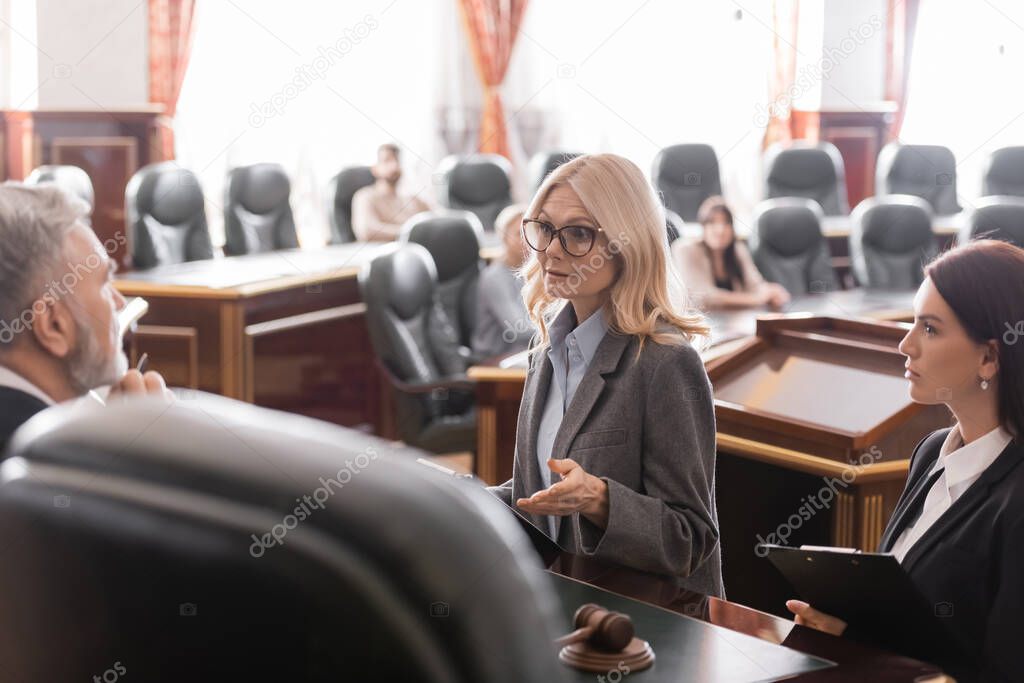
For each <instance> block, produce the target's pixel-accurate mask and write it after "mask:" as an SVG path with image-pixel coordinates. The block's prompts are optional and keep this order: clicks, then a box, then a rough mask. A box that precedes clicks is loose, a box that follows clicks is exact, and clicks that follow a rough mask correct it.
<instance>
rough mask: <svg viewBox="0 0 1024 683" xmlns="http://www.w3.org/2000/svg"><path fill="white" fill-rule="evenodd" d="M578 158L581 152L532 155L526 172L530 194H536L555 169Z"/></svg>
mask: <svg viewBox="0 0 1024 683" xmlns="http://www.w3.org/2000/svg"><path fill="white" fill-rule="evenodd" d="M579 156H583V152H557V151H551V152H538V153H537V154H534V155H533V158H531V159H530V168H529V170H528V172H527V176H528V177H529V178H530V192H536V191H537V189H538V188H539V187H540V186H541V183H543V182H544V179H545V178H547V177H548V175H549V174H550V173H551V172H552V171H554V170H555V169H556V168H558V167H559V166H561V165H562V164H564V163H567V162H569V161H572V160H573V159H575V158H576V157H579Z"/></svg>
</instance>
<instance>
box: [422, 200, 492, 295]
mask: <svg viewBox="0 0 1024 683" xmlns="http://www.w3.org/2000/svg"><path fill="white" fill-rule="evenodd" d="M482 234H483V228H482V227H481V226H480V219H479V218H477V217H476V214H474V213H471V212H469V211H448V212H445V213H421V214H418V215H416V216H413V217H412V218H410V219H409V220H408V221H407V222H406V224H405V225H403V226H402V240H404V241H406V242H411V243H413V244H421V245H423V246H424V247H426V249H427V251H428V252H430V255H431V257H432V258H433V259H434V266H435V267H436V268H437V280H438V282H447V281H449V280H451V279H452V278H455V277H458V276H459V275H461V274H463V273H465V272H466V271H467V270H470V269H477V268H478V267H479V263H480V238H481V235H482Z"/></svg>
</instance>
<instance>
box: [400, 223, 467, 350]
mask: <svg viewBox="0 0 1024 683" xmlns="http://www.w3.org/2000/svg"><path fill="white" fill-rule="evenodd" d="M482 237H483V228H482V227H481V226H480V221H479V220H477V217H476V215H475V214H473V213H470V212H469V211H451V212H448V213H421V214H417V215H416V216H413V217H412V218H410V219H409V220H408V221H407V222H406V223H405V225H403V226H402V235H401V238H400V239H401V241H403V242H411V243H413V244H420V245H422V246H423V247H425V248H426V250H427V251H428V252H430V257H431V258H432V259H433V260H434V267H435V268H436V269H437V291H438V296H439V297H440V298H441V303H442V305H444V310H445V313H447V315H448V320H449V321H450V322H451V323H452V325H454V326H455V330H456V331H457V332H458V335H459V343H460V344H462V345H463V346H464V347H466V349H467V353H468V349H469V347H470V340H471V338H472V336H473V330H475V329H476V305H477V285H478V284H479V279H480V270H481V268H482V267H483V263H482V262H481V261H480V240H481V238H482Z"/></svg>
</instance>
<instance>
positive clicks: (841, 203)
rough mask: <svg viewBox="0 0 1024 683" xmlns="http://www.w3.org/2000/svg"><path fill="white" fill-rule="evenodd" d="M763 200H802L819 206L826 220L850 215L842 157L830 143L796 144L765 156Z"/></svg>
mask: <svg viewBox="0 0 1024 683" xmlns="http://www.w3.org/2000/svg"><path fill="white" fill-rule="evenodd" d="M764 163H765V197H766V198H768V199H775V198H776V197H804V198H806V199H813V200H814V201H816V202H818V204H820V205H821V210H822V211H823V212H824V214H825V215H826V216H845V215H846V214H848V213H850V206H849V204H848V202H847V201H846V171H845V167H844V166H843V157H842V156H841V155H840V154H839V150H838V149H836V146H835V145H833V144H831V143H829V142H820V143H817V144H814V143H809V142H805V141H799V140H798V141H796V142H793V143H791V144H788V145H786V144H782V143H779V144H776V145H772V146H771V147H770V148H769V149H768V151H767V152H765V160H764Z"/></svg>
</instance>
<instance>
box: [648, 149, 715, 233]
mask: <svg viewBox="0 0 1024 683" xmlns="http://www.w3.org/2000/svg"><path fill="white" fill-rule="evenodd" d="M651 184H652V185H654V187H655V189H657V190H658V192H660V193H661V197H662V202H664V204H665V208H667V209H671V210H672V211H675V212H676V213H677V214H679V215H680V216H682V218H683V220H684V221H688V222H693V221H696V220H697V209H699V208H700V205H701V203H703V201H704V200H705V199H707V198H708V197H711V196H713V195H720V194H722V181H721V178H720V177H719V173H718V157H716V156H715V150H714V149H712V147H711V145H704V144H684V145H672V146H671V147H666V148H665V149H663V150H661V151H660V152H658V155H657V156H656V157H654V165H653V168H652V170H651Z"/></svg>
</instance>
